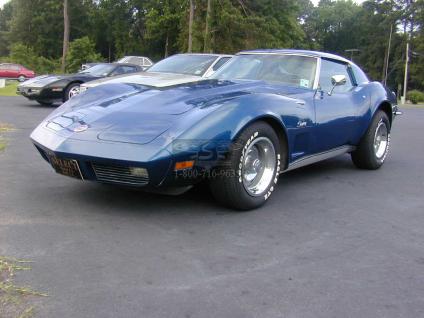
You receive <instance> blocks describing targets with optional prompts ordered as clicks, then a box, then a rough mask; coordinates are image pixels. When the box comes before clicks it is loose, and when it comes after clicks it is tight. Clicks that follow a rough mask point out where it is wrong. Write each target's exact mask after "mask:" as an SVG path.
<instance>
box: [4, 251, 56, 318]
mask: <svg viewBox="0 0 424 318" xmlns="http://www.w3.org/2000/svg"><path fill="white" fill-rule="evenodd" d="M29 263H30V262H29V261H25V260H18V259H15V258H10V257H3V256H0V317H2V318H30V317H33V316H34V313H35V308H34V306H33V305H31V300H32V298H34V297H46V296H48V295H47V294H45V293H41V292H38V291H36V290H34V289H32V288H31V287H28V286H17V285H15V283H14V278H15V275H16V273H17V272H19V271H27V270H30V269H31V267H30V266H29Z"/></svg>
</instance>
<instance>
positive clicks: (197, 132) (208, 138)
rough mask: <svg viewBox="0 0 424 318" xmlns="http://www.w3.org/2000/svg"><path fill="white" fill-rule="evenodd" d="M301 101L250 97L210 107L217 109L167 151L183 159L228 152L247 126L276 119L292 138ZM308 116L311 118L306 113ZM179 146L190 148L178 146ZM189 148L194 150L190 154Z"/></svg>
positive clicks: (193, 126)
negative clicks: (207, 152) (190, 156)
mask: <svg viewBox="0 0 424 318" xmlns="http://www.w3.org/2000/svg"><path fill="white" fill-rule="evenodd" d="M297 101H298V100H296V99H293V98H288V97H285V96H281V95H276V94H249V95H244V96H241V97H238V98H236V99H232V100H228V101H225V102H222V103H220V104H219V106H216V105H213V106H210V107H212V108H215V109H213V111H210V112H209V113H208V114H207V115H206V116H204V117H203V118H201V119H200V120H198V121H195V122H194V124H193V125H192V126H191V127H190V128H188V129H186V130H185V131H184V132H182V133H181V134H179V135H178V137H177V138H175V139H174V140H173V142H172V143H171V144H170V145H169V146H168V148H167V149H168V151H169V152H171V153H173V154H174V156H177V157H181V158H182V157H184V156H186V155H188V154H190V153H191V154H192V155H193V154H194V153H195V152H196V151H201V152H205V151H206V149H208V151H215V150H216V149H217V148H216V147H217V146H219V147H220V151H221V153H220V154H222V152H225V151H227V152H228V149H229V146H230V145H231V143H232V142H233V141H234V140H235V139H236V138H237V136H238V135H239V134H240V132H241V131H242V130H243V129H244V128H245V127H246V126H248V125H249V124H251V123H252V122H254V121H257V120H261V119H265V120H272V121H273V122H274V123H275V124H277V125H278V127H279V128H280V129H281V131H280V132H282V133H283V134H285V136H286V137H287V138H289V137H288V136H289V130H290V128H294V127H296V125H297V124H298V121H299V117H302V114H301V113H302V109H303V108H302V107H299V106H300V105H299V104H297V103H296V102H297ZM302 103H303V102H302ZM304 115H305V117H308V118H309V117H310V116H308V115H307V114H306V113H305V114H304ZM185 120H187V119H185ZM310 124H312V120H311V119H310ZM280 132H277V133H280ZM176 143H178V144H179V145H181V144H184V145H186V146H187V147H175V144H176ZM189 145H192V147H191V148H190V147H189ZM208 145H209V146H208ZM208 147H209V148H208ZM188 148H190V151H187V149H188ZM197 154H198V153H197ZM197 154H196V155H197ZM220 154H217V155H216V156H214V158H217V157H219V156H220ZM218 159H219V158H218Z"/></svg>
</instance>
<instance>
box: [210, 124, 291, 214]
mask: <svg viewBox="0 0 424 318" xmlns="http://www.w3.org/2000/svg"><path fill="white" fill-rule="evenodd" d="M285 153H286V150H285V149H281V146H280V141H279V139H278V136H277V134H276V132H275V131H274V129H273V128H272V127H271V126H270V125H268V124H267V123H265V122H256V123H254V124H252V125H250V126H248V127H247V128H245V129H244V130H243V131H242V133H241V134H240V135H239V137H238V138H237V139H236V140H235V142H234V143H233V145H232V149H231V152H230V154H229V158H228V161H227V162H226V164H223V165H222V167H220V168H219V169H217V170H216V171H215V172H214V173H213V174H212V177H213V178H212V179H211V181H210V188H211V191H212V193H213V195H214V197H215V198H216V199H217V200H218V201H219V202H220V203H222V204H224V205H226V206H229V207H231V208H235V209H239V210H249V209H254V208H257V207H259V206H261V205H262V204H264V203H265V202H266V200H267V199H268V198H269V197H270V196H271V194H272V192H273V191H274V189H275V185H276V184H277V181H278V175H279V173H280V169H281V164H282V163H283V158H285Z"/></svg>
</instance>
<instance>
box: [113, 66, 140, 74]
mask: <svg viewBox="0 0 424 318" xmlns="http://www.w3.org/2000/svg"><path fill="white" fill-rule="evenodd" d="M135 70H136V68H135V67H134V66H120V67H118V68H117V69H116V70H115V72H113V75H119V74H126V73H132V72H135Z"/></svg>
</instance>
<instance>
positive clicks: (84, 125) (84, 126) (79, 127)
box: [73, 124, 88, 132]
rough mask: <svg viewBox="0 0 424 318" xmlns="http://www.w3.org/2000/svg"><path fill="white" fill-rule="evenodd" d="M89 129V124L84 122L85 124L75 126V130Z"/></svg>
mask: <svg viewBox="0 0 424 318" xmlns="http://www.w3.org/2000/svg"><path fill="white" fill-rule="evenodd" d="M87 129H88V125H86V124H83V125H80V126H77V127H75V128H74V129H73V130H74V132H83V131H86V130H87Z"/></svg>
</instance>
